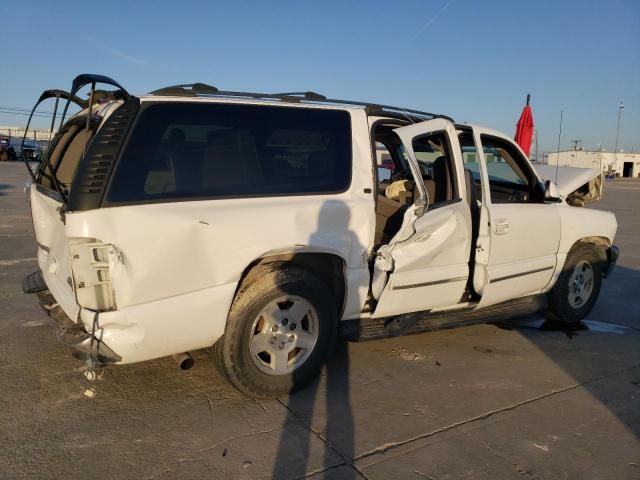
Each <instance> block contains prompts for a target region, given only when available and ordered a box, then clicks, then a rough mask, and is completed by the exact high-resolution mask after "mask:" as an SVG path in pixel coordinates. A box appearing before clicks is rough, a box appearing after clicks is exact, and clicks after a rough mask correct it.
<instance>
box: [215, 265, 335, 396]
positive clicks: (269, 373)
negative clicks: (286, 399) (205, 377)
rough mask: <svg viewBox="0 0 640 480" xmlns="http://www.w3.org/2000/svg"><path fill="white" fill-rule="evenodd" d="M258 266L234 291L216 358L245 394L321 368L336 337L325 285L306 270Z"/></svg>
mask: <svg viewBox="0 0 640 480" xmlns="http://www.w3.org/2000/svg"><path fill="white" fill-rule="evenodd" d="M258 268H260V269H261V271H260V273H259V274H255V275H251V277H250V278H251V279H252V280H251V281H248V282H246V284H245V285H244V286H243V287H242V288H241V289H240V291H239V292H238V294H237V295H236V299H235V300H234V303H233V306H232V307H231V311H230V312H229V318H228V322H227V328H226V332H225V335H224V337H223V338H221V339H220V340H219V341H218V343H216V345H215V346H214V358H215V360H216V363H217V365H218V368H219V369H220V371H221V372H222V374H223V375H224V376H225V378H226V379H228V380H229V381H230V382H231V383H232V384H233V385H234V386H235V387H236V388H237V389H238V390H240V391H241V392H243V393H244V394H246V395H249V396H252V397H274V396H278V395H283V394H286V393H289V392H291V391H293V390H295V389H297V388H299V387H301V386H302V385H304V384H305V383H307V382H308V381H309V380H311V379H312V378H313V377H315V376H316V375H317V374H318V373H319V371H320V369H321V368H322V365H323V364H324V363H325V361H326V359H327V357H328V355H329V353H330V351H331V349H332V347H333V345H334V342H335V338H336V335H337V326H338V323H337V320H338V318H337V316H338V315H337V310H336V304H335V299H334V297H333V295H332V294H331V292H330V291H329V289H328V288H327V286H326V285H325V284H324V283H323V282H322V281H321V280H320V279H318V278H317V277H315V276H314V275H312V274H311V273H309V272H307V271H306V270H302V269H300V268H297V267H293V266H286V265H282V264H280V265H267V266H265V267H258Z"/></svg>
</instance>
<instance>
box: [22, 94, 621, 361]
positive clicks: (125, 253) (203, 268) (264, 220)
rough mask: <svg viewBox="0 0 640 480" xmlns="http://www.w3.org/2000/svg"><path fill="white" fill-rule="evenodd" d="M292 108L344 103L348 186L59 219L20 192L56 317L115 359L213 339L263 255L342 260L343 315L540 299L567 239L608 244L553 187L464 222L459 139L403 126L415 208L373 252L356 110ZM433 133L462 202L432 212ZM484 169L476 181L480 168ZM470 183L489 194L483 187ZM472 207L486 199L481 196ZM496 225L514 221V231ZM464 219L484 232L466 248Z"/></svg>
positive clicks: (367, 163)
mask: <svg viewBox="0 0 640 480" xmlns="http://www.w3.org/2000/svg"><path fill="white" fill-rule="evenodd" d="M145 102H158V98H157V97H141V98H140V103H141V105H142V107H141V108H143V107H144V104H145ZM162 102H167V103H171V102H182V103H191V102H209V103H225V104H233V103H237V104H247V105H278V106H282V104H281V102H279V101H275V100H255V99H241V100H238V99H228V98H225V99H219V98H218V99H216V98H197V97H193V98H184V97H180V98H173V97H166V98H163V99H162ZM120 105H122V102H120V101H112V102H109V103H107V104H105V105H102V106H100V107H98V106H94V107H92V111H93V113H94V115H97V116H98V117H100V118H101V122H102V123H104V120H105V119H106V118H107V117H108V116H109V115H110V114H111V113H113V112H114V111H115V110H117V108H118V107H119V106H120ZM302 106H303V107H304V108H315V109H340V110H343V111H345V112H347V113H348V115H349V118H350V125H351V145H350V152H351V177H350V183H349V186H348V188H346V189H345V190H344V191H340V192H333V193H330V194H329V193H327V194H315V193H311V194H309V193H307V194H299V195H273V196H268V195H267V196H259V195H257V196H255V197H252V198H216V199H212V198H200V199H197V200H195V199H194V200H192V199H191V198H188V199H180V200H179V201H162V199H161V200H160V201H155V200H154V201H152V202H144V201H142V202H134V201H133V202H129V203H126V202H123V203H121V204H118V203H115V202H114V203H112V204H110V203H109V202H108V201H104V202H103V203H102V204H100V205H99V207H96V208H88V209H78V210H76V211H73V210H70V211H66V210H67V209H65V208H64V205H63V201H62V198H61V197H60V195H59V194H58V192H53V191H52V190H51V189H49V190H47V189H45V188H42V187H40V186H39V185H38V186H33V187H32V188H31V189H30V193H29V195H30V202H31V211H32V215H33V222H34V230H35V235H36V240H37V242H38V264H39V267H40V269H41V270H42V273H43V277H44V281H45V283H46V285H47V287H48V289H49V290H50V292H51V294H52V295H53V296H54V297H55V299H56V301H57V302H58V304H59V306H60V307H61V309H62V310H63V311H64V313H65V314H66V315H67V316H68V317H69V318H70V319H71V320H72V321H73V322H77V323H78V324H79V325H82V326H84V329H85V330H86V332H85V333H87V332H89V333H90V334H91V335H92V336H95V338H100V342H102V343H103V344H104V345H106V346H107V347H108V348H109V349H110V350H111V351H112V352H115V354H116V355H117V358H119V360H118V362H119V363H132V362H138V361H144V360H149V359H153V358H157V357H161V356H166V355H172V354H176V353H180V352H186V351H189V350H193V349H198V348H203V347H208V346H211V345H212V344H214V343H215V342H217V341H218V340H219V339H220V338H221V337H222V336H223V335H224V334H225V328H226V324H227V317H228V314H229V310H230V308H231V305H232V303H233V300H234V297H235V295H236V292H237V290H238V287H239V284H240V282H241V281H242V279H243V278H244V276H245V275H246V274H247V272H248V271H249V270H250V269H251V267H252V266H253V265H256V264H257V263H260V262H263V261H268V260H269V259H270V258H271V259H282V258H289V257H290V256H295V255H298V254H308V253H322V254H327V255H331V256H332V258H334V259H339V263H340V264H341V265H342V271H341V272H337V273H338V274H339V275H337V276H338V277H339V278H340V279H341V281H343V282H344V299H343V301H342V304H341V305H337V311H339V312H342V313H341V316H340V317H341V319H342V320H348V319H361V318H362V319H364V318H368V317H373V318H381V317H390V316H396V315H402V314H406V313H410V312H416V311H422V310H433V311H437V310H455V309H457V308H469V307H475V308H478V309H480V308H482V307H484V306H489V305H493V304H495V303H498V302H501V301H503V300H508V299H513V298H516V297H520V296H525V295H530V294H533V293H540V292H542V291H545V290H548V289H549V288H551V287H552V286H553V284H554V282H555V279H557V276H558V275H559V272H560V271H561V269H562V266H563V264H564V260H565V258H566V254H567V252H568V251H569V250H570V249H571V247H572V246H573V245H574V244H575V243H576V242H578V241H580V240H581V239H584V238H600V239H601V241H602V242H604V243H605V244H606V245H608V246H611V245H612V242H613V238H614V235H615V230H616V223H615V217H614V216H613V215H612V214H610V213H606V212H596V211H593V210H587V209H577V208H574V207H572V206H570V205H569V204H568V203H567V199H568V198H569V196H570V195H572V194H573V190H572V191H569V190H561V192H564V193H562V195H563V198H562V199H561V200H562V201H561V202H557V203H556V202H540V203H536V204H533V203H532V204H526V205H517V204H500V205H498V204H491V202H490V201H488V200H486V201H484V202H483V203H482V205H480V206H479V208H480V210H481V213H480V216H479V220H473V219H472V215H471V213H470V202H471V198H470V197H469V196H468V192H467V191H466V190H465V189H464V184H465V166H464V163H463V159H462V152H461V147H460V144H459V143H458V134H459V132H458V131H457V130H456V126H455V125H454V124H453V123H452V122H450V121H448V120H445V119H444V118H438V119H433V120H430V121H427V122H421V123H417V124H415V125H409V126H403V127H401V128H399V132H397V133H398V136H399V138H400V139H401V140H402V142H404V143H403V145H404V146H405V151H407V152H408V154H409V158H410V160H411V162H412V163H411V167H412V171H413V174H414V176H416V181H417V182H418V183H417V192H418V200H417V201H416V203H415V204H413V205H410V206H408V208H406V211H404V217H402V218H401V220H402V225H401V226H400V227H399V231H398V232H397V234H396V235H395V236H394V237H393V238H392V240H391V241H390V242H389V243H388V244H386V245H376V244H375V243H374V238H375V233H376V231H375V228H376V221H377V217H376V200H377V194H376V193H375V192H377V190H378V185H377V183H376V178H377V177H376V171H375V168H376V167H377V164H376V160H375V154H374V152H372V136H371V135H372V130H371V125H370V123H369V119H368V114H367V112H366V111H365V108H362V107H354V106H336V105H317V104H312V105H309V104H306V105H299V104H289V105H287V106H286V108H299V107H302ZM84 113H86V111H85V112H84ZM78 115H82V112H81V113H80V114H78ZM114 118H117V117H114ZM396 121H397V119H396ZM407 123H408V122H407ZM99 128H100V124H99V125H98V129H99ZM468 128H471V129H473V130H474V134H475V135H476V137H477V138H478V139H479V138H480V137H479V135H480V133H488V134H490V135H493V136H499V137H500V138H503V139H505V141H509V142H511V140H510V139H508V137H506V136H504V135H502V134H500V133H499V132H495V131H491V130H489V129H482V128H481V127H474V126H470V127H468ZM433 131H437V132H444V133H445V134H446V135H447V138H448V140H449V145H450V148H452V158H453V159H454V162H455V183H456V184H457V185H458V198H457V199H455V200H454V201H451V202H450V203H448V204H446V205H441V206H438V207H437V208H432V209H430V208H429V207H430V205H429V198H428V191H427V189H426V187H425V185H423V184H422V177H421V173H420V170H419V167H418V166H417V163H416V161H415V160H416V159H415V158H414V157H415V153H414V152H413V151H412V147H411V145H412V144H411V141H412V139H413V138H416V137H418V136H420V135H425V134H427V133H429V132H433ZM215 141H217V142H218V144H215V145H214V148H218V149H221V148H223V147H224V146H225V145H222V140H221V139H220V137H216V138H214V142H215ZM302 143H303V142H302ZM221 145H222V146H221ZM123 148H125V149H126V144H125V146H124V147H123ZM301 148H304V145H303V146H302V147H301ZM516 148H518V147H517V146H516ZM482 155H483V154H482V153H481V152H480V157H481V158H483V157H482ZM92 168H93V167H92ZM480 174H482V175H484V176H485V177H486V169H485V167H484V166H482V167H481V170H480ZM542 178H544V176H543V177H542ZM535 180H536V181H537V180H538V179H537V178H535ZM583 180H584V178H583V177H580V180H579V182H583ZM105 182H106V181H105ZM585 182H587V183H588V182H589V179H587V180H585ZM584 184H585V183H584V182H583V183H581V184H580V185H578V186H577V187H576V188H578V189H579V188H581V187H582V186H583V185H584ZM481 186H482V188H483V189H488V185H487V184H486V178H485V180H483V183H482V185H481ZM86 188H89V189H90V188H92V185H89V186H86ZM105 188H106V187H105ZM567 188H568V187H567ZM574 190H575V189H574ZM566 192H568V193H566ZM592 194H593V192H592ZM600 194H601V189H600ZM484 198H485V199H488V198H489V195H488V190H487V192H485V194H484ZM507 217H509V218H512V219H513V220H512V221H511V223H510V224H509V223H506V222H505V219H507ZM474 221H479V222H480V225H479V232H480V233H479V236H478V238H477V239H475V244H474V242H473V241H472V240H473V233H472V232H473V222H474ZM496 235H497V236H496ZM525 243H526V245H523V244H525ZM472 253H475V256H474V255H472ZM472 259H475V261H474V262H472ZM472 270H474V271H475V274H474V275H472V273H471V272H472ZM527 271H535V276H534V277H530V278H529V281H528V282H523V281H521V280H514V281H510V280H511V277H514V278H515V277H517V276H518V275H520V274H521V273H522V272H525V273H526V272H527ZM469 277H471V278H469ZM497 281H501V282H502V283H501V284H498V283H497ZM474 286H475V289H476V292H477V297H479V298H476V299H475V303H473V302H470V301H469V299H470V298H471V297H472V295H471V292H470V290H472V289H473V287H474ZM92 338H93V337H92ZM114 358H115V357H114Z"/></svg>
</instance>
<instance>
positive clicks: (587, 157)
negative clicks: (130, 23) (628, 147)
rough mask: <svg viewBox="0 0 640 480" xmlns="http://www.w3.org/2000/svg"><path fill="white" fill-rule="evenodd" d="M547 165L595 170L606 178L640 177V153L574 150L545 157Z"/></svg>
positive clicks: (553, 153)
mask: <svg viewBox="0 0 640 480" xmlns="http://www.w3.org/2000/svg"><path fill="white" fill-rule="evenodd" d="M546 163H547V164H548V165H553V166H555V165H559V166H561V167H578V168H597V169H599V170H601V171H602V172H604V174H605V175H607V176H616V177H640V153H635V152H634V153H625V152H605V151H602V150H596V151H592V150H591V151H590V150H582V149H580V148H576V149H573V150H564V151H561V152H552V153H549V154H547V155H546Z"/></svg>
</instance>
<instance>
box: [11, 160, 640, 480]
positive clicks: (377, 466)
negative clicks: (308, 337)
mask: <svg viewBox="0 0 640 480" xmlns="http://www.w3.org/2000/svg"><path fill="white" fill-rule="evenodd" d="M26 180H27V174H26V171H25V169H24V166H22V165H20V164H18V163H0V478H2V479H7V480H13V479H67V478H92V477H95V478H102V479H149V480H151V479H162V480H169V479H191V478H194V479H195V478H197V479H200V478H207V479H218V478H220V479H222V478H224V479H253V478H278V479H280V478H300V477H309V478H312V479H320V478H328V479H343V478H346V479H349V478H352V479H357V478H366V479H371V480H373V479H437V480H443V479H457V478H474V479H476V478H481V479H510V478H519V479H523V478H524V479H533V478H544V479H564V478H567V479H607V480H612V479H634V478H635V479H640V293H639V290H640V213H639V212H640V182H638V181H612V182H608V183H607V186H606V197H605V199H604V200H603V201H601V202H599V203H597V204H596V205H595V206H594V208H600V209H609V210H612V211H614V212H615V213H616V214H617V216H618V223H619V230H618V236H617V242H616V243H617V244H618V245H619V246H620V248H621V250H622V254H621V257H620V261H619V264H618V267H617V269H616V271H615V272H614V273H613V275H612V276H611V278H610V279H608V280H607V281H606V282H605V284H604V288H603V290H602V292H601V297H600V300H599V302H598V304H597V305H596V308H595V309H594V310H593V312H592V313H591V314H590V316H589V319H588V321H587V322H585V325H584V328H582V329H578V330H576V331H561V330H558V329H556V328H548V324H545V323H544V322H543V319H541V318H537V317H529V318H524V319H518V320H514V321H510V322H506V323H503V324H501V325H477V326H472V327H465V328H460V329H456V330H448V331H440V332H435V333H427V334H422V335H416V336H411V337H402V338H394V339H389V340H383V341H375V342H368V343H352V344H340V345H339V347H338V349H337V351H336V355H335V358H334V359H333V361H332V362H331V363H330V364H329V365H328V366H327V368H326V371H325V372H324V373H323V375H322V377H321V378H320V379H319V381H318V382H316V383H315V384H313V385H311V386H309V387H308V388H306V389H305V390H303V391H301V392H299V393H298V394H295V395H292V396H290V397H289V398H282V399H279V400H273V401H255V400H251V399H248V398H245V397H243V396H242V395H240V394H239V393H237V392H236V391H235V390H234V389H232V388H231V387H229V386H228V385H227V384H226V383H225V382H224V381H223V380H222V379H221V378H220V376H219V374H218V373H217V371H216V370H215V368H214V367H213V364H212V362H211V361H210V360H209V357H208V352H207V351H204V350H203V351H198V352H194V353H195V357H196V366H195V367H194V368H193V369H192V370H190V371H187V372H180V371H178V370H177V368H176V365H175V363H174V362H173V360H172V359H170V358H163V359H158V360H156V361H152V362H147V363H142V364H136V365H127V366H121V367H110V368H109V369H107V370H105V371H104V376H103V377H102V378H101V379H98V380H95V381H93V382H90V381H88V380H87V379H86V378H85V377H84V376H83V374H82V372H81V371H80V369H79V367H81V363H79V362H78V361H76V360H74V359H73V358H72V357H71V355H70V354H69V352H68V351H67V349H66V348H65V347H63V346H62V345H61V344H60V343H58V341H57V340H56V338H55V331H54V327H53V325H52V324H51V323H50V321H49V320H48V318H47V317H46V316H45V315H44V313H43V312H42V311H41V309H40V307H39V306H38V305H37V301H36V299H35V298H32V297H29V296H27V295H24V294H23V293H22V291H21V287H20V283H21V281H22V278H23V277H24V275H25V274H27V273H29V272H31V271H33V270H34V269H35V268H36V261H35V245H34V241H33V238H32V235H33V234H32V226H31V219H30V215H29V212H28V209H27V204H26V199H25V196H24V192H23V187H24V184H25V182H26ZM176 321H180V319H176Z"/></svg>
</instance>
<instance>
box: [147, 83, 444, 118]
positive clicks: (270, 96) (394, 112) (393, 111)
mask: <svg viewBox="0 0 640 480" xmlns="http://www.w3.org/2000/svg"><path fill="white" fill-rule="evenodd" d="M151 95H171V96H188V97H195V96H212V97H240V98H255V99H262V100H280V101H283V102H290V103H299V102H311V103H328V104H333V105H354V106H361V107H365V110H366V112H367V115H380V114H385V115H390V116H393V117H396V118H404V119H408V120H409V121H412V122H415V121H421V120H424V119H425V118H444V119H446V120H449V121H451V122H453V121H454V120H453V118H451V117H448V116H447V115H442V114H439V113H431V112H423V111H421V110H413V109H410V108H402V107H394V106H391V105H381V104H376V103H369V102H361V101H356V100H339V99H333V98H327V97H325V96H324V95H322V94H319V93H317V92H313V91H307V92H285V93H258V92H234V91H225V90H218V89H217V88H216V87H213V86H211V85H207V84H206V83H190V84H184V85H173V86H170V87H165V88H161V89H159V90H154V91H153V92H151Z"/></svg>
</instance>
